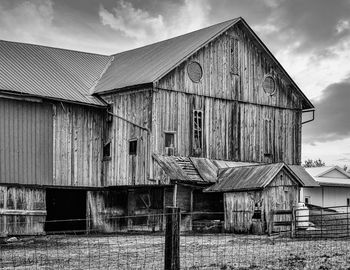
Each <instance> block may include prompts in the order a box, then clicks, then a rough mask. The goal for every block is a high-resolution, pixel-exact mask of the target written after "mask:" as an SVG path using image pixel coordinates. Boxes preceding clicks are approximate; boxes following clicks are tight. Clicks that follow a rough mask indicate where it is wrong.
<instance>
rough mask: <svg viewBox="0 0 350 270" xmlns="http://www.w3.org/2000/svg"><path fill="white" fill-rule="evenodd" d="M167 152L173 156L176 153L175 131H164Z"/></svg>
mask: <svg viewBox="0 0 350 270" xmlns="http://www.w3.org/2000/svg"><path fill="white" fill-rule="evenodd" d="M164 146H165V154H166V155H168V156H173V155H174V154H175V134H174V132H164Z"/></svg>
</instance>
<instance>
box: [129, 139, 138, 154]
mask: <svg viewBox="0 0 350 270" xmlns="http://www.w3.org/2000/svg"><path fill="white" fill-rule="evenodd" d="M129 155H137V140H132V141H129Z"/></svg>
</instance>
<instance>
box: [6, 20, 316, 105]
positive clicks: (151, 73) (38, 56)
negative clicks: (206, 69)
mask: <svg viewBox="0 0 350 270" xmlns="http://www.w3.org/2000/svg"><path fill="white" fill-rule="evenodd" d="M237 23H241V25H243V26H244V27H245V28H246V29H247V31H248V32H249V33H250V34H251V35H252V36H253V38H255V39H256V40H257V42H258V43H259V44H260V46H261V47H262V48H263V50H264V51H266V53H267V54H268V55H269V56H270V57H271V59H272V60H273V61H274V62H275V64H276V66H278V67H279V69H280V70H281V72H282V73H283V74H284V75H285V76H286V78H288V80H289V81H290V82H291V84H292V85H293V86H294V88H295V89H296V90H297V92H298V93H299V94H300V96H301V97H302V99H303V109H310V108H313V105H312V104H311V102H310V101H309V100H308V99H307V97H306V96H305V95H304V94H303V92H302V91H301V90H300V89H299V88H298V86H297V85H296V84H295V82H294V81H293V80H292V79H291V78H290V76H289V75H288V74H287V72H286V71H285V70H284V69H283V67H282V66H281V64H280V63H279V62H278V61H277V60H276V58H275V57H274V56H273V55H272V54H271V52H270V51H269V50H268V49H267V47H266V46H265V45H264V44H263V43H262V41H261V40H260V39H259V37H258V36H257V35H256V34H255V33H254V31H253V30H252V29H251V28H250V27H249V25H248V24H247V23H246V22H245V21H244V20H243V19H242V18H237V19H232V20H229V21H225V22H222V23H219V24H215V25H212V26H210V27H207V28H203V29H200V30H197V31H194V32H191V33H188V34H185V35H181V36H178V37H174V38H171V39H168V40H164V41H161V42H157V43H154V44H150V45H147V46H144V47H141V48H137V49H134V50H130V51H125V52H121V53H118V54H115V55H112V56H105V55H97V54H91V53H83V52H77V51H71V50H64V49H57V48H50V47H44V46H38V45H31V44H23V43H15V42H8V41H1V42H0V61H1V63H2V69H1V70H0V72H1V74H0V75H1V76H0V90H5V91H10V92H15V93H25V94H32V95H36V96H41V97H50V98H55V99H62V100H70V101H75V102H81V103H87V104H94V105H103V104H104V103H103V102H102V101H100V100H99V99H98V98H97V97H96V95H94V96H92V95H93V94H101V93H106V92H109V91H117V90H119V89H122V88H126V87H135V86H138V85H145V84H154V83H156V82H157V81H158V80H159V79H161V78H162V77H163V76H164V75H166V74H167V73H169V72H170V71H171V70H173V69H174V68H175V67H176V66H178V65H179V64H180V63H181V62H183V61H184V60H186V59H187V58H188V57H190V56H191V55H192V54H193V53H195V52H196V51H198V50H199V49H201V48H202V47H203V46H205V45H206V44H208V43H209V42H211V41H212V40H214V39H215V38H216V37H218V36H219V35H221V34H222V33H224V32H225V31H226V30H227V29H229V28H230V27H232V26H233V25H235V24H237Z"/></svg>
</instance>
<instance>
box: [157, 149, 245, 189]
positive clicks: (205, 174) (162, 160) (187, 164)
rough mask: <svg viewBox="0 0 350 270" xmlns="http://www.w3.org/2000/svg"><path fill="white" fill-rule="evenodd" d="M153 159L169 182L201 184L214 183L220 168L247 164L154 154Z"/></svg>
mask: <svg viewBox="0 0 350 270" xmlns="http://www.w3.org/2000/svg"><path fill="white" fill-rule="evenodd" d="M153 158H154V159H155V160H156V161H157V163H158V164H159V165H160V167H161V168H162V169H163V170H164V172H165V173H166V174H167V175H168V177H169V178H170V179H171V180H176V181H186V182H192V183H202V184H213V183H215V182H216V181H217V176H218V171H219V170H220V169H221V168H231V167H236V166H242V165H245V164H247V163H242V162H234V161H224V160H213V159H209V158H200V157H181V156H163V155H157V154H154V155H153ZM250 164H251V163H250Z"/></svg>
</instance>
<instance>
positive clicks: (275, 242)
mask: <svg viewBox="0 0 350 270" xmlns="http://www.w3.org/2000/svg"><path fill="white" fill-rule="evenodd" d="M339 209H340V208H339ZM339 209H337V210H335V209H333V210H335V212H334V211H328V212H327V211H326V210H325V209H323V212H322V219H321V221H322V222H320V218H319V216H318V215H319V213H318V212H312V211H309V215H308V220H309V221H308V222H310V223H309V225H310V226H311V225H312V224H313V226H314V228H313V229H312V230H308V229H307V228H303V227H302V226H299V225H300V224H299V225H297V224H298V222H302V221H305V220H303V219H302V220H301V221H300V217H301V215H299V216H298V218H299V220H296V221H295V222H296V228H295V230H296V232H295V235H294V236H297V237H291V236H293V235H292V234H286V233H275V234H273V235H270V236H268V235H266V234H265V232H263V234H261V235H253V234H251V233H250V232H246V233H244V234H243V233H240V234H236V233H233V232H231V231H227V230H226V229H225V224H224V223H225V222H224V220H223V217H224V215H223V213H198V212H197V213H182V214H181V218H180V219H179V222H180V224H179V227H180V229H181V231H180V234H179V253H178V254H177V256H178V257H179V261H180V267H181V269H347V268H348V267H349V265H350V238H349V237H348V235H345V234H344V233H343V234H339V235H338V237H334V235H332V233H331V232H332V229H327V230H328V234H323V235H322V237H319V236H320V235H319V234H311V233H306V232H308V231H315V230H316V229H317V228H318V226H321V225H322V226H324V225H325V224H323V223H324V222H325V220H331V222H332V223H334V220H338V222H340V223H341V224H343V225H344V224H346V225H347V224H348V223H347V221H346V222H345V221H344V220H345V217H344V213H346V215H345V216H347V212H344V211H340V210H339ZM337 213H338V215H339V217H342V218H339V219H335V218H334V216H336V214H337ZM296 216H297V215H296ZM167 217H168V216H167V214H157V215H145V216H131V217H118V218H108V222H107V224H108V226H107V229H108V230H106V222H105V221H98V222H97V221H94V222H95V223H94V225H95V226H94V228H95V229H94V230H93V229H91V228H90V229H89V230H63V231H55V232H51V233H49V232H47V233H46V234H45V235H37V236H27V237H18V238H3V239H2V242H1V243H0V268H1V269H164V264H165V249H166V247H165V231H164V230H165V227H166V226H165V223H166V222H165V220H166V218H167ZM190 217H191V219H190ZM343 219H344V220H343ZM312 220H314V222H312ZM315 220H318V223H317V222H315ZM52 222H54V221H52ZM57 222H60V223H61V225H60V226H58V225H59V224H55V226H51V228H60V227H61V228H67V226H63V225H62V222H70V223H71V224H73V223H74V222H80V223H82V222H84V224H89V223H92V222H93V221H92V220H67V221H57ZM327 222H328V221H327ZM311 223H312V224H311ZM56 225H57V226H56ZM301 225H305V224H304V223H303V224H301ZM298 226H299V228H298ZM333 226H335V225H334V224H333ZM68 227H69V226H68ZM73 227H74V226H73ZM330 227H331V226H329V228H330ZM308 228H310V227H308ZM347 228H348V227H347V226H346V229H347ZM102 229H104V230H105V232H104V233H101V230H102ZM333 229H334V227H333ZM343 229H344V228H343ZM323 232H325V230H323ZM58 233H59V234H58ZM333 233H334V234H337V230H333Z"/></svg>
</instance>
